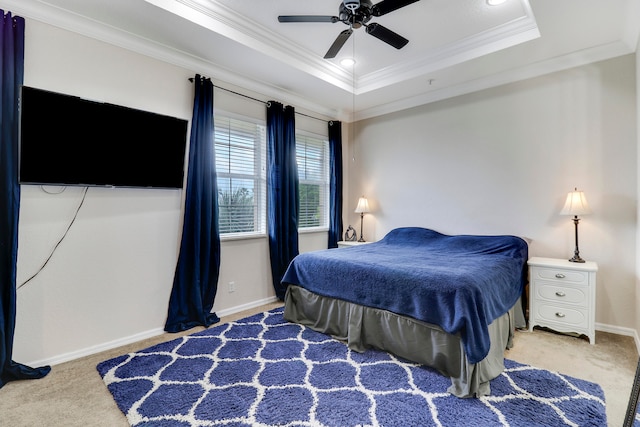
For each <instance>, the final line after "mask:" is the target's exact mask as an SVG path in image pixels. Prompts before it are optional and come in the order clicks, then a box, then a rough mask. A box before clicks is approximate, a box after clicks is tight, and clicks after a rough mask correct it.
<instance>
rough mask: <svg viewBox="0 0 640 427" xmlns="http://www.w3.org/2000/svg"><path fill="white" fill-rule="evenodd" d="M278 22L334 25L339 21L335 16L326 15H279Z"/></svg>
mask: <svg viewBox="0 0 640 427" xmlns="http://www.w3.org/2000/svg"><path fill="white" fill-rule="evenodd" d="M278 21H279V22H329V23H332V24H334V23H336V22H338V21H340V18H338V17H337V16H328V15H326V16H325V15H280V16H278Z"/></svg>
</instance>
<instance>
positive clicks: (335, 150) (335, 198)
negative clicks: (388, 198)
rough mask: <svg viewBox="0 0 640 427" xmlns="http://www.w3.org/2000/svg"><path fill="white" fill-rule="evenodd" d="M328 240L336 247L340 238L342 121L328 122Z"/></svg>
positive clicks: (329, 243)
mask: <svg viewBox="0 0 640 427" xmlns="http://www.w3.org/2000/svg"><path fill="white" fill-rule="evenodd" d="M329 174H330V176H329V242H328V247H329V249H331V248H337V247H338V241H340V240H342V238H341V236H342V123H341V122H338V121H330V122H329Z"/></svg>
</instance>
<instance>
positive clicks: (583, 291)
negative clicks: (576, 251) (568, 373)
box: [528, 257, 598, 344]
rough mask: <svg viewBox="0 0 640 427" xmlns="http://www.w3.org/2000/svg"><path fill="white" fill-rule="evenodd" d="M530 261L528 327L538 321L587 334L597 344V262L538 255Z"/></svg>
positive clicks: (544, 324) (553, 327)
mask: <svg viewBox="0 0 640 427" xmlns="http://www.w3.org/2000/svg"><path fill="white" fill-rule="evenodd" d="M528 264H529V330H530V331H532V330H533V327H534V326H536V325H537V326H546V327H548V328H550V329H553V330H555V331H558V332H565V333H567V332H575V333H579V334H585V335H586V336H587V337H589V342H590V343H591V344H595V343H596V332H595V315H596V272H597V271H598V264H596V263H595V262H592V261H586V262H584V263H577V262H570V261H568V260H564V259H555V258H538V257H533V258H531V259H529V261H528Z"/></svg>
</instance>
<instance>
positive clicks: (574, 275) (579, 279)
mask: <svg viewBox="0 0 640 427" xmlns="http://www.w3.org/2000/svg"><path fill="white" fill-rule="evenodd" d="M535 272H536V276H537V278H540V279H544V280H553V281H558V282H571V283H576V284H585V285H586V284H587V280H588V277H589V273H586V272H584V271H571V270H561V269H557V268H536V269H535ZM534 279H535V277H534Z"/></svg>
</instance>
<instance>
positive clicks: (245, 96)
mask: <svg viewBox="0 0 640 427" xmlns="http://www.w3.org/2000/svg"><path fill="white" fill-rule="evenodd" d="M189 81H190V82H191V83H193V81H194V78H193V77H189ZM213 87H214V88H216V89H221V90H224V91H227V92H229V93H232V94H234V95H238V96H242V97H244V98H247V99H250V100H252V101H256V102H259V103H261V104H264V105H269V101H263V100H261V99H258V98H254V97H252V96H249V95H245V94H244V93H240V92H236V91H234V90H231V89H227V88H224V87H221V86H216V85H213ZM295 113H296V114H299V115H301V116H305V117H309V118H310V119H315V120H320V121H321V122H327V123H328V122H333V121H334V120H324V119H321V118H319V117H314V116H310V115H309V114H304V113H299V112H297V111H296V112H295Z"/></svg>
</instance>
